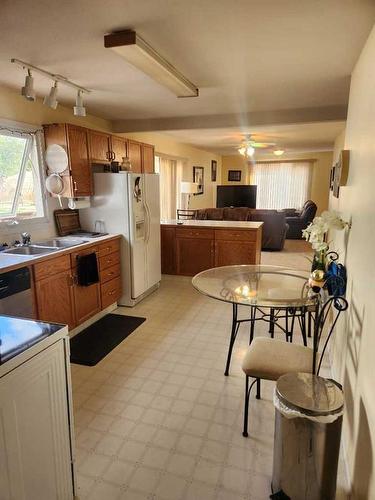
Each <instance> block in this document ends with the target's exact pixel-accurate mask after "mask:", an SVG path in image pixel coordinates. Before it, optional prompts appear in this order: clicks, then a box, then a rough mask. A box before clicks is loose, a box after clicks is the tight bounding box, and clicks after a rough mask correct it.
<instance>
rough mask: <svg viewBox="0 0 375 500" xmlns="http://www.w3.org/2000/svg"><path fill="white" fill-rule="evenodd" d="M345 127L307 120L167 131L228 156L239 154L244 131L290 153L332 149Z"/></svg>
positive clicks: (182, 140)
mask: <svg viewBox="0 0 375 500" xmlns="http://www.w3.org/2000/svg"><path fill="white" fill-rule="evenodd" d="M344 127H345V122H343V121H332V122H319V123H304V124H299V125H273V126H263V127H262V126H258V127H257V128H256V129H252V128H244V129H243V133H242V132H241V131H239V130H238V128H235V127H232V128H226V129H204V130H169V131H167V132H165V133H167V134H168V135H169V136H171V137H173V138H174V139H176V140H178V141H181V142H184V143H186V144H190V145H192V146H197V147H201V148H203V149H206V150H209V151H212V152H215V153H217V154H220V155H223V156H228V155H233V154H237V150H238V147H239V144H240V143H241V141H242V140H243V139H244V134H252V139H255V140H257V141H266V142H274V143H276V145H277V146H278V147H279V148H281V149H284V150H285V152H286V153H287V152H288V151H289V152H291V151H293V152H305V151H308V152H311V151H330V150H332V147H333V143H334V141H335V139H336V137H337V136H338V135H339V134H340V133H341V132H342V130H343V129H344ZM272 150H273V148H267V149H257V150H256V156H257V157H260V156H262V155H263V154H269V153H270V152H271V153H272Z"/></svg>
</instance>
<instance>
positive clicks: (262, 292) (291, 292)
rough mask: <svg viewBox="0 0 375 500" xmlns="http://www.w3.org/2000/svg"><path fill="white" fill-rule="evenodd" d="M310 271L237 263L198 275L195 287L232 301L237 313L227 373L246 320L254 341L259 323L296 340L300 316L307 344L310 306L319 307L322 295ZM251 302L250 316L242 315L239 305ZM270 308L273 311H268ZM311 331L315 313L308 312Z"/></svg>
mask: <svg viewBox="0 0 375 500" xmlns="http://www.w3.org/2000/svg"><path fill="white" fill-rule="evenodd" d="M308 279H309V273H308V272H307V271H298V270H296V269H291V268H289V267H283V266H267V265H233V266H223V267H215V268H212V269H207V270H205V271H202V272H201V273H199V274H197V275H195V276H194V278H193V279H192V285H193V287H194V288H195V289H196V290H198V291H199V292H201V293H202V294H204V295H207V296H208V297H211V298H213V299H217V300H221V301H223V302H229V303H231V304H232V309H233V317H232V327H231V333H230V342H229V348H228V356H227V362H226V367H225V372H224V374H225V375H228V374H229V367H230V361H231V356H232V350H233V346H234V343H235V340H236V337H237V334H238V331H239V327H240V325H241V324H242V323H245V322H249V323H250V341H249V343H251V342H252V340H253V337H254V331H255V323H256V322H257V321H258V320H263V321H266V322H268V323H269V332H270V334H271V337H273V336H274V330H275V326H276V327H278V328H279V329H281V330H282V331H283V332H284V333H285V335H286V340H287V341H290V342H292V339H293V329H294V325H295V323H296V320H297V321H298V322H299V325H300V327H301V333H302V337H303V342H304V345H307V337H306V321H305V318H306V314H310V313H308V311H309V309H310V306H313V309H314V310H315V311H317V308H318V307H319V295H318V294H316V293H314V292H313V291H312V289H311V288H310V287H309V286H308ZM239 306H248V307H249V310H250V317H249V318H248V319H239V318H238V307H239ZM264 309H267V311H269V312H265V311H264ZM308 319H309V322H308V335H309V336H310V330H311V321H310V320H311V315H310V316H308Z"/></svg>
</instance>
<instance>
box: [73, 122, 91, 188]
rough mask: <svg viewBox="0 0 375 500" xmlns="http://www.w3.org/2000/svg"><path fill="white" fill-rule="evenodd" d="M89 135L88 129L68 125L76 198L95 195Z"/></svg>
mask: <svg viewBox="0 0 375 500" xmlns="http://www.w3.org/2000/svg"><path fill="white" fill-rule="evenodd" d="M87 135H88V134H87V129H85V128H82V127H76V126H74V125H68V142H69V156H70V170H71V175H72V181H73V196H74V197H76V196H90V195H92V194H94V191H93V181H92V172H91V166H90V160H89V150H88V137H87Z"/></svg>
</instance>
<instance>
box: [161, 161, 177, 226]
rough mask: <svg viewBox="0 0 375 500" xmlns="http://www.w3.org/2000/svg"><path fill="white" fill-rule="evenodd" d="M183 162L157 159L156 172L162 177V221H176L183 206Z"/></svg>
mask: <svg viewBox="0 0 375 500" xmlns="http://www.w3.org/2000/svg"><path fill="white" fill-rule="evenodd" d="M182 168H183V167H182V161H180V160H174V159H170V158H167V157H163V156H156V157H155V172H157V173H158V174H159V175H160V219H161V220H168V219H175V218H176V213H177V208H180V206H181V181H182Z"/></svg>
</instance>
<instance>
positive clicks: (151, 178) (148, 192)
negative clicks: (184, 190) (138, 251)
mask: <svg viewBox="0 0 375 500" xmlns="http://www.w3.org/2000/svg"><path fill="white" fill-rule="evenodd" d="M144 191H145V208H146V217H147V224H146V238H145V242H146V266H145V267H146V283H147V288H151V287H152V286H153V285H155V284H156V283H159V281H160V280H161V263H160V261H161V258H160V187H159V174H144Z"/></svg>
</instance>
